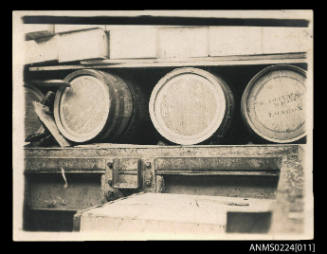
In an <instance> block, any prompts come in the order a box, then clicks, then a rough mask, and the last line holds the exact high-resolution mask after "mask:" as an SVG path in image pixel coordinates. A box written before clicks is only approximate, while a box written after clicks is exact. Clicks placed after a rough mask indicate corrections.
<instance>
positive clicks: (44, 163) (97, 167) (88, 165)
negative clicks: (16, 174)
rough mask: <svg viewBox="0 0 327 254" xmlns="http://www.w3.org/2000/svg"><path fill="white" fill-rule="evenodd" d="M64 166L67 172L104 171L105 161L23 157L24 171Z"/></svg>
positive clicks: (44, 170) (37, 170) (52, 169)
mask: <svg viewBox="0 0 327 254" xmlns="http://www.w3.org/2000/svg"><path fill="white" fill-rule="evenodd" d="M62 167H63V168H65V171H66V172H67V173H70V172H78V171H80V172H84V170H89V171H91V172H98V171H99V172H102V173H103V172H104V171H105V161H104V159H102V158H92V157H84V158H40V157H38V158H28V159H27V158H25V171H26V172H40V171H42V172H59V171H60V168H62Z"/></svg>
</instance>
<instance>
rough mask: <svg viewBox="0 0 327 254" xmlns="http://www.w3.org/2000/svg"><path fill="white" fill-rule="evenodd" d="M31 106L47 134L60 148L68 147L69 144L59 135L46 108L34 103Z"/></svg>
mask: <svg viewBox="0 0 327 254" xmlns="http://www.w3.org/2000/svg"><path fill="white" fill-rule="evenodd" d="M33 105H34V108H35V112H36V114H37V115H38V117H39V119H40V121H41V122H42V123H43V124H44V126H45V127H46V128H47V129H48V130H49V132H50V133H51V135H52V136H53V137H54V138H55V140H56V141H57V142H58V144H59V145H60V146H62V147H65V146H70V143H69V142H68V141H67V140H66V139H65V138H64V137H63V136H62V135H61V134H60V132H59V130H58V128H57V126H56V124H55V121H54V119H53V118H52V116H51V115H49V113H48V112H49V109H48V107H46V106H44V105H42V104H40V103H37V102H34V103H33Z"/></svg>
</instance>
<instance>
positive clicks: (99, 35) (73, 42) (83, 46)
mask: <svg viewBox="0 0 327 254" xmlns="http://www.w3.org/2000/svg"><path fill="white" fill-rule="evenodd" d="M57 36H58V52H59V62H61V63H62V62H71V61H80V60H87V59H105V58H108V54H109V53H108V37H107V35H106V33H105V31H104V30H103V29H94V30H84V31H78V32H72V33H64V34H58V35H57Z"/></svg>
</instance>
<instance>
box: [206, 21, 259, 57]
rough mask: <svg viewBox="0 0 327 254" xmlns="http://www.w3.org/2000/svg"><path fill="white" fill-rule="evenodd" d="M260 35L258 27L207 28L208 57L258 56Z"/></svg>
mask: <svg viewBox="0 0 327 254" xmlns="http://www.w3.org/2000/svg"><path fill="white" fill-rule="evenodd" d="M261 33H262V30H261V28H260V27H246V26H221V27H218V26H217V27H209V56H231V55H253V54H260V53H262V42H261Z"/></svg>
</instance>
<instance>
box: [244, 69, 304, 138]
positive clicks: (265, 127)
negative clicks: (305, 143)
mask: <svg viewBox="0 0 327 254" xmlns="http://www.w3.org/2000/svg"><path fill="white" fill-rule="evenodd" d="M305 81H306V73H305V71H304V70H303V69H301V68H299V67H297V66H292V65H273V66H269V67H266V68H265V69H263V70H261V71H260V72H259V73H257V74H256V75H255V76H254V77H253V78H252V79H251V80H250V82H249V83H248V85H247V87H246V88H245V90H244V93H243V95H242V101H241V111H242V116H243V118H244V120H245V122H246V124H247V125H248V127H249V128H250V129H251V130H252V131H253V132H254V133H255V134H256V135H258V136H259V137H261V138H263V139H265V140H268V141H271V142H275V143H288V142H294V141H297V140H299V139H301V138H303V137H304V136H305V135H306V133H305V117H306V116H305V90H306V87H305Z"/></svg>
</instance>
